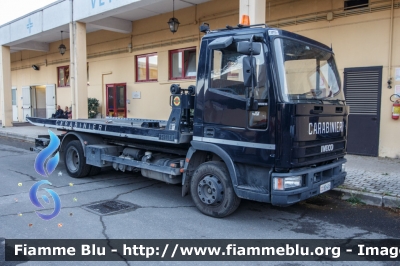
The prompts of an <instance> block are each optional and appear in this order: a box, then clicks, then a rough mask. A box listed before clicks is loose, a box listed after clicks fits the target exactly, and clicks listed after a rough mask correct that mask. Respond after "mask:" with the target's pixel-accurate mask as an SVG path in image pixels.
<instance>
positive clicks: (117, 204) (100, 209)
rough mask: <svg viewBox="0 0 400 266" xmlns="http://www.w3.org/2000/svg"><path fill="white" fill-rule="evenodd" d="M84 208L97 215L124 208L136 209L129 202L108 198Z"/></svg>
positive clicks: (119, 210) (115, 211)
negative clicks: (108, 199)
mask: <svg viewBox="0 0 400 266" xmlns="http://www.w3.org/2000/svg"><path fill="white" fill-rule="evenodd" d="M84 208H85V209H87V210H89V211H92V212H94V213H97V214H99V215H108V214H115V213H117V212H121V211H126V210H136V209H137V206H136V205H134V204H132V203H129V202H122V201H119V200H110V201H103V202H100V203H95V204H92V205H87V206H85V207H84Z"/></svg>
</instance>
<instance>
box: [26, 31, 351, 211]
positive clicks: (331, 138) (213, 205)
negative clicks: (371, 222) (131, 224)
mask: <svg viewBox="0 0 400 266" xmlns="http://www.w3.org/2000/svg"><path fill="white" fill-rule="evenodd" d="M200 30H201V31H202V32H203V33H205V35H204V36H203V38H202V40H201V46H200V53H199V57H198V67H197V80H196V85H195V86H189V87H188V88H186V89H184V88H181V87H180V85H179V84H173V85H171V89H170V92H171V95H170V105H171V107H172V108H171V114H170V116H169V119H168V120H165V121H164V120H149V119H135V118H115V117H107V118H104V119H73V120H67V119H43V118H37V117H28V118H27V120H28V121H29V122H30V123H32V124H34V125H37V126H45V127H49V128H56V129H58V130H61V131H65V132H66V133H64V134H62V135H60V136H59V138H60V140H61V144H60V147H59V151H60V152H62V153H63V158H64V159H63V160H64V163H65V166H66V170H67V172H68V174H69V175H70V176H71V177H74V178H83V177H86V176H89V175H96V174H98V173H99V172H100V171H101V169H102V168H104V167H110V166H112V167H113V168H114V169H115V170H117V171H122V172H126V171H140V172H141V174H142V176H144V177H147V178H151V179H156V180H160V181H163V182H166V183H169V184H181V185H182V196H185V195H187V194H190V195H191V197H192V199H193V202H194V204H195V205H196V207H197V208H198V209H199V210H200V211H201V212H202V213H204V214H206V215H209V216H212V217H225V216H227V215H230V214H231V213H233V212H234V211H235V210H236V209H237V208H238V206H239V204H240V201H241V199H248V200H254V201H259V202H265V203H270V204H272V205H276V206H289V205H292V204H295V203H297V202H300V201H302V200H305V199H308V198H310V197H313V196H317V195H319V194H321V193H324V192H326V191H328V190H330V189H332V188H335V187H337V186H339V185H341V184H343V182H344V180H345V177H346V171H345V163H346V159H345V158H344V156H345V155H346V135H347V128H348V125H347V121H348V114H349V107H348V106H347V105H346V102H345V99H344V95H343V90H342V88H341V80H340V75H339V73H338V69H337V66H336V61H335V56H334V53H333V51H332V49H331V48H329V47H328V46H326V45H324V44H322V43H319V42H317V41H314V40H312V39H309V38H306V37H303V36H300V35H298V34H295V33H291V32H288V31H285V30H282V29H278V28H269V27H268V26H267V25H252V26H242V25H238V26H237V27H232V26H227V27H226V28H223V29H219V30H210V28H209V26H208V25H207V24H203V25H202V26H201V27H200ZM152 108H155V107H152ZM48 143H49V137H48V136H47V137H46V136H41V137H39V138H37V139H36V145H35V146H36V147H35V149H36V150H41V149H43V148H45V147H46V146H47V145H48Z"/></svg>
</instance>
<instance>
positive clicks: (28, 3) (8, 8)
mask: <svg viewBox="0 0 400 266" xmlns="http://www.w3.org/2000/svg"><path fill="white" fill-rule="evenodd" d="M55 1H56V0H0V5H1V8H0V25H3V24H5V23H7V22H9V21H11V20H14V19H16V18H19V17H21V16H23V15H26V14H28V13H30V12H32V11H34V10H37V9H39V8H41V7H44V6H47V5H48V4H50V3H52V2H55Z"/></svg>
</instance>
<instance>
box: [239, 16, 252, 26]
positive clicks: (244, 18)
mask: <svg viewBox="0 0 400 266" xmlns="http://www.w3.org/2000/svg"><path fill="white" fill-rule="evenodd" d="M240 24H241V25H245V26H250V17H249V16H248V15H242V19H241V21H240Z"/></svg>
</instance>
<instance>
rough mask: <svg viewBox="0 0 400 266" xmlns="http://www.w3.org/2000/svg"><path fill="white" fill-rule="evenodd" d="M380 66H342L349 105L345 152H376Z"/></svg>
mask: <svg viewBox="0 0 400 266" xmlns="http://www.w3.org/2000/svg"><path fill="white" fill-rule="evenodd" d="M381 90H382V67H381V66H378V67H358V68H345V69H344V92H345V95H346V103H347V104H348V105H349V106H350V114H349V122H348V123H349V127H348V132H347V140H348V141H347V152H348V153H349V154H358V155H365V156H375V157H377V156H378V154H379V128H380V110H381Z"/></svg>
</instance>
